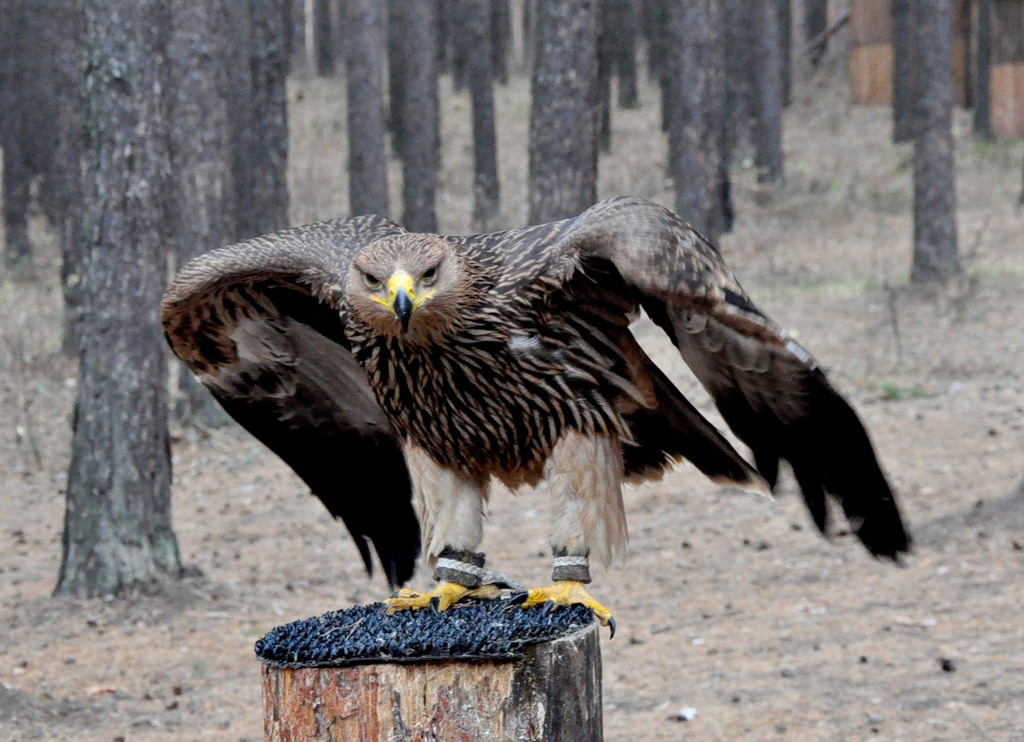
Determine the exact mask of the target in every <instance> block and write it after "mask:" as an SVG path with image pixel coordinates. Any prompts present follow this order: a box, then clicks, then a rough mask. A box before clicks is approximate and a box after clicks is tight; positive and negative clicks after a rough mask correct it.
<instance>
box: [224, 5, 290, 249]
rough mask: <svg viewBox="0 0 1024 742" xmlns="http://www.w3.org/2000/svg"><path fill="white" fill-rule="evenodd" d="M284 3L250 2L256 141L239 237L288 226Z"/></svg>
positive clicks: (285, 28)
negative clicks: (249, 194) (247, 204)
mask: <svg viewBox="0 0 1024 742" xmlns="http://www.w3.org/2000/svg"><path fill="white" fill-rule="evenodd" d="M284 2H285V0H253V1H252V2H251V3H250V12H251V13H252V15H251V31H252V40H251V44H252V47H251V48H252V54H251V57H250V69H251V71H252V92H253V99H252V111H253V123H254V124H255V125H254V127H253V129H254V134H255V138H254V139H255V141H254V142H253V144H254V149H253V151H252V152H251V153H250V158H249V163H250V167H249V171H248V177H249V180H250V182H251V183H252V198H253V201H252V204H251V208H250V209H249V210H248V213H247V214H246V216H247V217H248V218H247V220H246V223H243V225H242V229H241V230H240V231H241V234H239V235H238V237H239V238H241V239H248V238H249V237H252V236H254V235H260V234H266V233H267V232H273V231H275V230H278V229H284V228H285V227H287V226H288V101H287V89H286V87H285V83H286V78H287V74H288V68H287V64H288V55H287V38H288V34H287V27H286V25H285V17H286V14H285V12H284ZM235 177H238V174H237V173H236V174H235Z"/></svg>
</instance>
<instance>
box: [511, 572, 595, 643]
mask: <svg viewBox="0 0 1024 742" xmlns="http://www.w3.org/2000/svg"><path fill="white" fill-rule="evenodd" d="M584 584H585V583H583V582H580V581H579V580H558V581H557V582H555V583H554V584H553V585H548V586H547V587H533V588H530V590H529V591H527V593H526V599H525V600H523V601H522V603H521V605H522V606H523V607H524V608H529V607H530V606H535V605H543V604H544V603H547V602H549V601H550V602H551V603H554V604H555V605H558V606H569V605H585V606H586V607H587V608H589V609H590V610H592V611H593V612H594V616H596V617H597V620H598V621H600V622H601V625H602V626H607V627H609V628H610V629H611V635H612V636H615V619H614V618H612V612H611V611H610V610H608V609H607V608H605V607H604V606H603V605H601V604H600V603H598V602H597V601H596V600H594V598H593V597H592V596H591V595H590V593H588V592H587V588H586V587H584Z"/></svg>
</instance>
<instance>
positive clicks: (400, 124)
mask: <svg viewBox="0 0 1024 742" xmlns="http://www.w3.org/2000/svg"><path fill="white" fill-rule="evenodd" d="M386 5H387V16H386V23H387V43H388V57H387V60H388V129H390V130H391V146H392V148H393V149H394V151H395V154H397V155H398V156H399V157H400V158H404V157H405V141H404V140H403V139H402V137H404V136H405V133H406V129H405V122H404V121H403V120H402V117H403V116H404V115H405V85H406V80H407V77H408V74H409V72H408V70H407V69H406V63H405V43H406V41H405V26H406V21H405V18H404V15H405V9H406V7H407V2H406V0H387V3H386ZM455 66H456V68H458V60H456V64H455Z"/></svg>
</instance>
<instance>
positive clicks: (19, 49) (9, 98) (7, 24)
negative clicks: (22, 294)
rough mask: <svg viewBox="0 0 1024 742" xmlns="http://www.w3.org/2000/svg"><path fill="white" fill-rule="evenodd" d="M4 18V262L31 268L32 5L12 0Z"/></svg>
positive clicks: (0, 124)
mask: <svg viewBox="0 0 1024 742" xmlns="http://www.w3.org/2000/svg"><path fill="white" fill-rule="evenodd" d="M3 11H4V13H3V22H2V23H0V147H2V148H3V194H2V196H3V219H4V232H5V249H4V265H5V266H6V267H7V268H10V269H19V270H21V269H27V268H28V267H29V266H30V265H31V262H32V249H31V246H30V244H29V240H28V208H29V199H30V195H31V191H30V186H31V182H32V175H33V173H32V168H31V167H30V165H29V160H28V157H29V147H30V136H31V135H30V131H29V130H30V125H29V123H28V121H27V120H26V119H27V113H28V112H27V107H28V106H29V105H30V104H31V103H30V100H29V98H28V95H27V93H28V92H29V91H30V90H31V88H30V85H29V80H28V76H27V73H28V70H27V69H26V68H27V66H28V65H27V64H26V57H27V56H28V55H30V54H31V53H32V48H33V47H35V49H37V50H38V48H39V46H40V45H39V44H35V45H33V44H32V43H31V40H30V39H28V38H26V37H27V35H28V34H27V26H28V23H27V15H28V14H29V9H28V8H26V7H24V1H23V0H7V2H6V3H4V6H3Z"/></svg>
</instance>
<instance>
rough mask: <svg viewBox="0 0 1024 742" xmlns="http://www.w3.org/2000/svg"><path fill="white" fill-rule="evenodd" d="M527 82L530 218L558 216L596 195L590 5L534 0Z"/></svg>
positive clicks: (582, 0)
mask: <svg viewBox="0 0 1024 742" xmlns="http://www.w3.org/2000/svg"><path fill="white" fill-rule="evenodd" d="M537 12H538V18H537V59H536V62H535V64H534V69H533V77H532V81H531V91H532V97H533V100H532V103H531V109H530V179H529V193H530V196H529V198H530V217H529V220H530V223H531V224H539V223H542V222H549V221H552V220H555V219H562V218H565V217H568V216H572V215H574V214H578V213H579V212H581V211H583V210H584V209H586V208H587V207H589V206H590V205H592V204H593V203H594V201H596V200H597V135H598V123H599V122H598V115H599V108H598V106H599V103H600V101H599V97H598V96H599V93H598V80H597V8H596V4H595V3H594V2H591V1H589V0H540V2H538V5H537Z"/></svg>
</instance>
